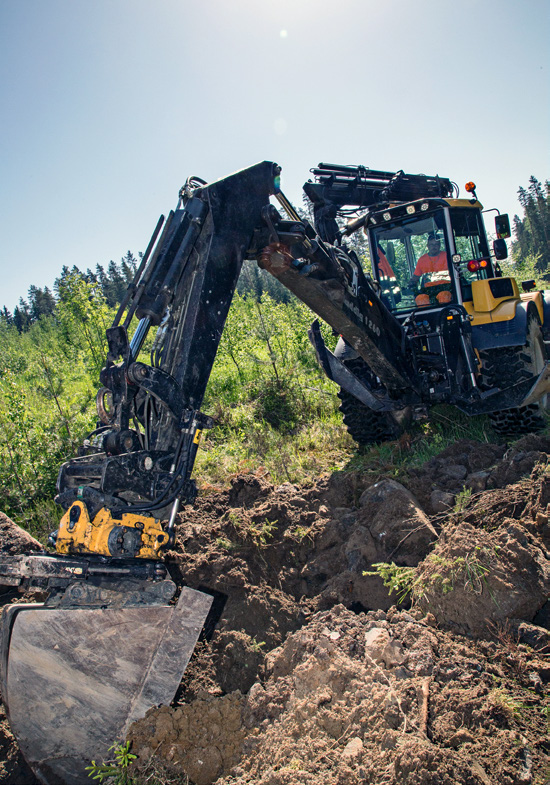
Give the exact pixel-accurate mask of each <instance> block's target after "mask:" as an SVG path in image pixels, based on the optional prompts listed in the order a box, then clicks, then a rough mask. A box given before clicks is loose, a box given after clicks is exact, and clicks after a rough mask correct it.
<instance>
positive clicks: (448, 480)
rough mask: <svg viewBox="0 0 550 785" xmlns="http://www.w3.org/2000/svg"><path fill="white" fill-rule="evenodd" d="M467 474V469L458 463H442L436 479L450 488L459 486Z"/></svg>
mask: <svg viewBox="0 0 550 785" xmlns="http://www.w3.org/2000/svg"><path fill="white" fill-rule="evenodd" d="M467 474H468V469H467V468H466V467H465V466H463V465H462V464H459V463H451V464H449V465H443V466H442V467H441V469H440V470H439V473H438V481H440V482H441V484H445V485H446V486H449V487H451V488H460V487H461V485H462V481H463V480H464V478H465V477H466V475H467Z"/></svg>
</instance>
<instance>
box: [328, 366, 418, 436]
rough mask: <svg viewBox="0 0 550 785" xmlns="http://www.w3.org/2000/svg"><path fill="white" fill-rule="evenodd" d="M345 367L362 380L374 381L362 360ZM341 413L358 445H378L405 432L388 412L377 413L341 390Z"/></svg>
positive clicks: (339, 395) (339, 394)
mask: <svg viewBox="0 0 550 785" xmlns="http://www.w3.org/2000/svg"><path fill="white" fill-rule="evenodd" d="M345 365H346V367H347V368H349V369H350V371H353V373H354V374H355V375H356V376H357V377H358V378H359V379H362V380H365V381H367V380H368V381H370V382H372V380H373V374H372V373H371V371H370V370H369V369H368V367H367V366H366V364H365V363H364V362H363V360H361V359H360V358H358V359H355V360H346V361H345ZM338 397H339V398H340V400H341V402H342V403H341V404H340V411H341V412H342V414H343V415H344V418H343V419H344V425H345V426H346V428H347V429H348V433H349V435H350V436H351V437H352V439H354V440H355V441H356V442H357V443H358V444H378V443H379V442H386V441H391V440H392V439H397V437H398V436H399V435H400V434H401V433H402V432H403V426H402V425H401V424H400V422H398V421H397V419H395V418H394V417H392V415H391V414H389V413H387V412H382V413H381V412H375V411H373V410H372V409H369V407H368V406H365V404H363V403H361V401H358V400H357V398H356V397H355V396H354V395H351V394H350V393H348V392H347V391H346V390H342V389H341V388H340V392H339V393H338Z"/></svg>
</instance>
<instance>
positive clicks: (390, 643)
mask: <svg viewBox="0 0 550 785" xmlns="http://www.w3.org/2000/svg"><path fill="white" fill-rule="evenodd" d="M365 656H366V657H367V659H369V658H370V659H371V660H373V661H374V662H375V663H377V664H378V665H380V664H383V665H385V667H386V668H394V667H396V666H397V665H402V664H403V663H404V662H405V661H406V659H407V656H406V654H405V650H404V648H403V645H402V643H401V642H400V641H397V640H393V639H392V638H390V635H389V633H388V631H387V630H386V629H384V628H383V627H372V628H371V629H370V630H369V631H368V632H367V633H366V634H365Z"/></svg>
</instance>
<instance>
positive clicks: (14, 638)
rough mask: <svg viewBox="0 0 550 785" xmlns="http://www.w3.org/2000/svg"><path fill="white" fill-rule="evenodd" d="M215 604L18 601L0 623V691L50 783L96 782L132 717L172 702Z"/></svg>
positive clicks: (26, 748) (194, 598)
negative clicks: (92, 775) (93, 772)
mask: <svg viewBox="0 0 550 785" xmlns="http://www.w3.org/2000/svg"><path fill="white" fill-rule="evenodd" d="M211 604H212V597H211V596H210V595H208V594H204V593H202V592H198V591H195V590H193V589H189V588H184V589H182V592H181V594H180V597H179V599H178V602H177V604H176V605H153V606H148V605H143V604H140V605H137V606H135V607H123V608H83V607H80V608H62V607H60V608H50V607H47V606H45V605H30V604H28V605H12V606H10V607H9V608H7V609H6V610H5V612H4V618H3V629H2V660H1V671H2V673H1V677H2V685H1V688H2V694H3V697H4V702H5V704H6V708H7V711H8V716H9V721H10V725H11V728H12V731H13V733H14V734H15V736H16V738H17V739H18V742H19V745H20V748H21V751H22V753H23V755H24V756H25V758H26V759H27V761H28V763H29V765H30V766H31V768H32V769H33V771H34V772H35V774H36V776H37V778H38V779H39V781H40V782H42V783H44V785H65V784H66V785H69V783H71V785H73V784H75V785H79V783H89V782H90V780H89V777H88V774H87V772H86V766H88V765H89V764H90V761H91V760H92V759H100V760H101V759H104V758H106V757H108V750H109V747H110V746H111V745H112V744H113V743H114V742H117V741H119V740H122V739H123V738H124V736H125V734H126V732H127V730H128V728H129V726H130V724H131V723H132V722H134V720H136V719H139V718H140V717H143V716H144V715H145V713H146V712H147V710H148V709H149V708H151V707H152V706H157V705H159V704H168V703H170V702H171V700H172V699H173V697H174V695H175V693H176V690H177V688H178V685H179V683H180V681H181V677H182V675H183V673H184V671H185V669H186V667H187V664H188V662H189V659H190V657H191V655H192V653H193V649H194V648H195V645H196V643H197V640H198V637H199V635H200V632H201V629H202V627H203V625H204V622H205V620H206V617H207V615H208V613H209V610H210V606H211Z"/></svg>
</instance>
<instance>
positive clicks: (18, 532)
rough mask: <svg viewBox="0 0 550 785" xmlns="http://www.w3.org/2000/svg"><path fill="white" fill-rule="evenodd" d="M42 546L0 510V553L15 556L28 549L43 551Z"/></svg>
mask: <svg viewBox="0 0 550 785" xmlns="http://www.w3.org/2000/svg"><path fill="white" fill-rule="evenodd" d="M43 550H44V547H43V546H42V545H41V544H40V543H39V542H38V540H35V539H34V537H32V536H31V535H30V534H29V533H28V532H26V531H25V529H22V528H21V527H20V526H18V525H17V524H16V523H14V522H13V521H12V520H11V518H8V516H7V515H5V513H3V512H0V553H3V554H5V555H10V556H17V555H19V554H21V553H26V552H28V551H33V552H36V551H43Z"/></svg>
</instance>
